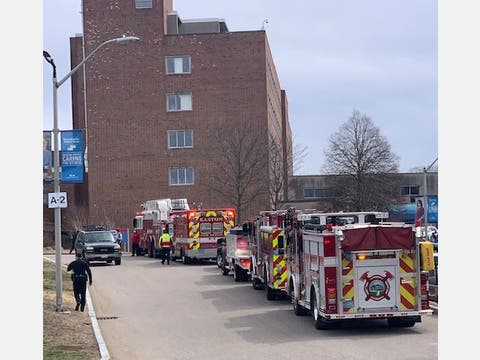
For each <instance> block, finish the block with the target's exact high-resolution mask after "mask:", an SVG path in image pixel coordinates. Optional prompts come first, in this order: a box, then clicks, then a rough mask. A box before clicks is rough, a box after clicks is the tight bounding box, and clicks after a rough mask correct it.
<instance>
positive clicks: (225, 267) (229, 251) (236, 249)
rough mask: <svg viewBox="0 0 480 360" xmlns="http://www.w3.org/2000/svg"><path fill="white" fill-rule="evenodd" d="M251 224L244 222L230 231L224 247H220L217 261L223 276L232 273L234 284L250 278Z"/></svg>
mask: <svg viewBox="0 0 480 360" xmlns="http://www.w3.org/2000/svg"><path fill="white" fill-rule="evenodd" d="M252 230H253V224H252V223H249V222H245V223H244V224H243V225H242V226H241V227H240V226H237V227H234V228H232V229H230V232H229V233H228V234H227V237H226V241H225V244H224V245H221V246H220V249H221V251H220V253H219V254H218V256H220V259H218V260H217V263H218V264H219V267H220V269H221V271H222V274H223V275H228V274H229V273H230V272H232V273H233V279H234V280H235V281H236V282H239V281H246V280H248V279H249V278H250V270H251V267H250V265H251V253H252V251H251V248H250V243H251V240H250V239H251V235H252Z"/></svg>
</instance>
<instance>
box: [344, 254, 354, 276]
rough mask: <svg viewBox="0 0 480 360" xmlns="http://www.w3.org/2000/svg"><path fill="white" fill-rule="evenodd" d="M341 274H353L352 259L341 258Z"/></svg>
mask: <svg viewBox="0 0 480 360" xmlns="http://www.w3.org/2000/svg"><path fill="white" fill-rule="evenodd" d="M342 275H343V276H351V275H353V261H352V260H347V259H345V258H343V259H342Z"/></svg>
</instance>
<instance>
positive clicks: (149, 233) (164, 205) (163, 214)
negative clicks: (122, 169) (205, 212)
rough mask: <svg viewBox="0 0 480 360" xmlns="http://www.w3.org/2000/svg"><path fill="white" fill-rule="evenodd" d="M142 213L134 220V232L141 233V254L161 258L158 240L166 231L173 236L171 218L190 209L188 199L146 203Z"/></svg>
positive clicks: (139, 212) (160, 200) (136, 215)
mask: <svg viewBox="0 0 480 360" xmlns="http://www.w3.org/2000/svg"><path fill="white" fill-rule="evenodd" d="M141 206H142V209H143V210H142V211H138V212H137V213H136V214H135V218H134V219H133V228H134V230H139V231H140V243H139V247H140V252H141V254H142V255H145V254H147V255H148V256H149V257H151V258H153V257H159V256H160V247H159V244H158V238H159V237H160V235H161V234H162V233H163V230H164V229H168V232H169V234H170V236H172V235H173V226H172V225H169V224H171V222H172V221H171V218H172V216H173V214H175V213H182V212H185V211H187V210H188V209H189V206H188V202H187V199H168V198H167V199H157V200H148V201H145V202H144V203H143V204H142V205H141Z"/></svg>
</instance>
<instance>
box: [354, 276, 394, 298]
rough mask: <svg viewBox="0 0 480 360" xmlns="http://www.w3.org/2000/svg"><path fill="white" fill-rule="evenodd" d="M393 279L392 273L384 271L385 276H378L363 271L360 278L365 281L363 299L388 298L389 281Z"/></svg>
mask: <svg viewBox="0 0 480 360" xmlns="http://www.w3.org/2000/svg"><path fill="white" fill-rule="evenodd" d="M392 279H393V275H392V274H391V273H390V272H388V271H385V276H380V275H378V274H375V275H373V276H368V271H367V272H366V273H364V274H363V275H362V276H361V277H360V280H362V281H365V285H364V286H363V289H364V291H365V294H366V295H367V296H366V297H365V301H368V300H370V299H371V300H374V301H380V300H382V299H387V300H390V296H388V293H389V292H390V281H391V280H392Z"/></svg>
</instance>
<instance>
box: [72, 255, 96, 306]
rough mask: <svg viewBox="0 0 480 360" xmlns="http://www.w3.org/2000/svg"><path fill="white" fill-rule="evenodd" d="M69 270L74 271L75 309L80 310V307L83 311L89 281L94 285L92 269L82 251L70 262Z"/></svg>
mask: <svg viewBox="0 0 480 360" xmlns="http://www.w3.org/2000/svg"><path fill="white" fill-rule="evenodd" d="M67 271H73V273H72V281H73V295H74V296H75V301H76V302H77V305H76V306H75V311H78V309H79V308H80V311H83V310H84V309H85V304H86V302H87V299H86V293H87V281H88V283H89V285H92V271H91V270H90V266H89V265H88V263H87V262H86V261H85V260H83V259H82V255H81V254H80V253H78V254H77V258H76V259H75V260H74V261H72V262H71V263H70V264H68V267H67Z"/></svg>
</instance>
